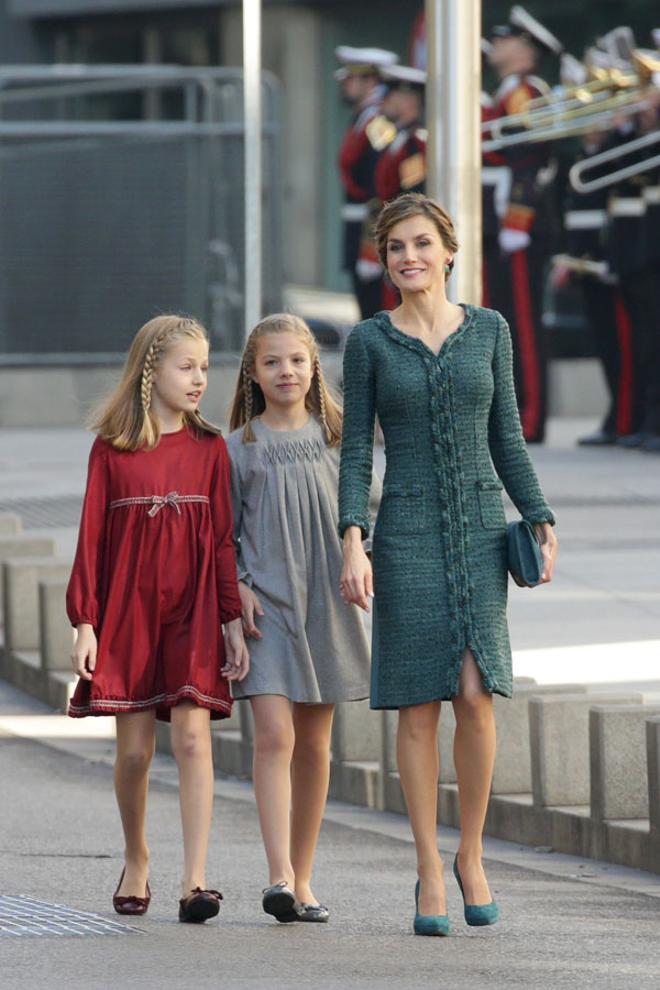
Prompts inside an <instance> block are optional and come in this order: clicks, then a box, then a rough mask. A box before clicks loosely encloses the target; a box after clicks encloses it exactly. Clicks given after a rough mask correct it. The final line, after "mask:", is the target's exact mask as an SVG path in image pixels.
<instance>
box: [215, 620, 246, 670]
mask: <svg viewBox="0 0 660 990" xmlns="http://www.w3.org/2000/svg"><path fill="white" fill-rule="evenodd" d="M242 621H243V620H242V619H232V621H231V622H226V623H225V626H224V639H225V665H224V667H223V668H222V670H221V673H222V674H223V675H224V676H225V677H226V678H227V680H228V681H242V680H243V678H244V677H246V676H247V672H248V670H249V669H250V654H249V653H248V648H247V646H246V645H245V640H244V638H243V624H242Z"/></svg>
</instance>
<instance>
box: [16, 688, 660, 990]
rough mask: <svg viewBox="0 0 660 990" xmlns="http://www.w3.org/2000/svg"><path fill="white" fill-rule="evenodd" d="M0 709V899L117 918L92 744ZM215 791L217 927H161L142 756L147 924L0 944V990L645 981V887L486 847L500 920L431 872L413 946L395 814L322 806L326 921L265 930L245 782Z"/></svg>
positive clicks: (163, 830)
mask: <svg viewBox="0 0 660 990" xmlns="http://www.w3.org/2000/svg"><path fill="white" fill-rule="evenodd" d="M0 712H2V713H3V716H0V737H1V738H0V774H1V775H2V780H3V785H4V787H3V790H4V793H5V795H7V794H10V795H11V801H7V800H5V801H3V802H2V806H1V810H0V829H1V830H2V835H3V837H4V838H3V840H2V846H1V848H0V877H1V885H2V886H1V889H2V893H3V894H4V895H5V896H7V895H17V894H23V895H27V896H28V897H31V898H34V899H37V900H40V901H44V902H50V903H57V904H60V905H64V906H66V907H68V908H70V909H76V910H78V911H82V912H86V913H87V912H89V913H96V914H99V915H101V916H102V917H103V918H104V919H107V920H108V921H113V922H117V921H119V922H121V921H122V919H120V918H119V917H118V916H117V915H115V914H114V913H113V912H112V909H111V907H110V896H111V893H112V891H113V889H114V887H115V885H116V882H117V878H118V876H119V873H120V870H121V840H120V828H119V821H118V816H117V812H116V808H115V804H114V798H113V794H112V774H111V768H110V765H109V762H110V759H111V746H110V744H109V742H108V741H107V740H103V739H102V738H101V739H99V738H96V739H89V740H86V739H84V738H80V737H75V738H73V739H68V740H67V739H63V738H62V736H61V735H60V736H59V738H57V737H55V738H52V737H50V736H49V735H48V733H49V732H51V731H52V732H53V733H56V732H58V731H61V730H58V729H57V728H55V727H54V728H53V729H52V730H51V729H49V727H48V723H47V722H45V721H44V720H45V719H55V722H56V723H57V722H58V717H57V716H52V715H48V714H47V713H46V711H45V709H43V708H42V706H39V705H38V704H36V703H35V702H33V701H31V700H30V699H27V698H26V696H24V695H22V694H20V693H19V692H17V691H15V690H13V689H10V688H8V687H6V686H4V685H1V684H0ZM35 718H37V719H41V721H40V722H39V723H35V721H34V719H35ZM23 719H25V720H26V728H28V729H30V727H31V728H32V729H34V726H35V725H36V724H39V725H40V732H39V733H37V735H41V741H36V740H35V739H27V738H21V737H20V736H15V735H6V733H7V727H8V726H9V727H10V728H11V729H12V731H15V730H16V725H17V722H20V721H21V720H23ZM12 720H13V721H12ZM88 721H89V720H88ZM108 721H109V720H108ZM103 722H105V720H103ZM216 795H217V796H216V804H215V822H214V832H213V840H212V844H211V851H210V862H209V873H208V879H209V883H210V884H212V885H216V884H217V885H219V886H220V887H221V889H222V891H223V893H224V895H225V901H224V902H223V905H222V910H221V916H220V919H219V920H218V921H214V922H211V923H209V924H207V925H205V926H203V927H200V928H197V927H191V926H183V925H180V924H178V923H177V921H176V901H177V896H178V894H177V877H178V870H179V868H180V861H181V849H180V839H179V821H178V801H177V794H176V773H175V769H174V765H173V762H172V760H171V759H169V758H167V757H163V756H158V757H157V758H156V763H155V772H154V776H153V782H152V786H151V794H150V809H149V843H150V847H151V851H152V864H153V865H152V875H151V885H152V888H153V901H152V905H151V907H150V909H149V913H148V915H147V916H146V917H145V918H142V919H140V918H137V919H135V920H134V921H133V923H132V925H131V927H132V929H134V931H133V932H132V933H131V932H130V931H129V932H128V933H126V934H122V935H112V936H108V935H93V934H89V935H85V936H79V937H73V936H71V937H66V936H64V937H54V936H51V937H39V936H32V937H22V938H18V937H13V938H3V937H1V936H0V972H1V973H2V977H1V985H2V987H3V990H25V988H28V990H101V988H103V990H106V988H108V990H109V988H111V987H116V986H130V985H134V984H137V983H139V985H140V986H141V987H143V988H144V990H152V988H153V990H170V988H172V990H174V988H176V990H196V988H198V987H200V986H220V987H226V988H227V990H244V988H245V990H247V988H255V990H256V988H263V987H269V988H271V990H289V988H291V987H301V988H317V987H319V986H322V987H324V988H327V990H353V988H355V990H363V988H364V990H366V988H369V990H381V988H386V987H391V986H396V987H400V988H402V990H422V988H426V987H429V988H431V987H434V988H435V987H438V986H447V987H452V988H455V990H476V988H478V987H482V986H486V987H488V988H489V990H510V988H511V987H524V988H526V990H534V988H539V990H546V988H548V990H550V988H552V990H561V988H571V990H572V988H574V987H576V986H579V987H580V988H583V990H630V988H633V987H634V988H635V990H647V988H648V990H651V988H655V987H656V986H657V974H658V970H659V967H660V942H659V941H658V938H657V932H658V924H659V923H660V896H658V895H660V889H659V888H658V884H657V877H655V878H652V877H650V876H648V875H646V874H643V873H639V872H638V871H633V870H626V869H623V868H620V867H611V866H607V865H606V864H599V863H593V862H586V863H585V862H583V861H580V860H578V859H575V858H573V857H569V856H560V855H557V854H550V853H548V852H546V851H543V850H540V851H538V852H535V851H534V850H530V849H525V848H522V847H518V846H516V845H514V844H512V843H505V842H501V841H494V840H487V843H486V862H487V869H488V873H489V877H490V879H491V884H492V887H493V891H494V895H495V896H496V897H497V899H498V901H499V903H500V906H501V910H502V921H501V923H500V924H498V925H496V926H494V927H492V928H487V929H469V928H467V926H466V925H465V924H464V923H463V921H462V917H461V902H460V896H459V893H458V890H457V888H456V885H455V884H454V883H453V881H452V880H451V879H450V878H449V877H448V881H447V882H448V905H449V908H448V909H449V913H450V917H451V920H452V934H451V936H450V937H449V938H447V939H422V938H415V937H413V936H412V933H411V922H412V912H413V897H412V888H413V884H414V876H415V864H414V853H413V848H412V845H411V842H410V836H409V833H408V830H407V826H406V823H405V820H404V819H403V818H401V817H399V816H395V815H383V814H379V813H372V812H368V811H364V810H359V809H354V808H350V807H349V806H346V805H340V804H338V803H335V802H333V803H331V805H330V807H329V809H328V815H327V818H326V822H325V824H324V827H323V832H322V836H321V841H320V845H319V852H318V866H317V871H316V884H315V887H316V890H317V893H318V894H319V896H321V897H322V899H323V900H324V901H326V902H327V903H328V904H329V906H330V907H331V910H332V920H331V921H330V923H329V924H328V925H327V926H314V925H300V924H299V925H293V926H280V925H278V924H277V923H276V922H274V921H272V920H271V919H269V918H268V917H267V916H266V915H264V914H263V913H262V911H261V907H260V897H261V887H262V886H264V885H265V880H266V877H265V866H264V856H263V852H262V849H261V842H260V838H259V830H258V823H257V817H256V811H255V807H254V801H253V797H252V792H251V788H250V787H249V785H247V784H242V783H240V782H232V781H218V783H217V788H216ZM440 844H441V848H442V850H443V853H444V856H445V861H446V863H448V864H449V863H450V862H451V855H452V853H453V850H454V849H455V848H456V833H454V832H453V831H452V830H450V829H442V830H441V832H440ZM123 920H124V921H128V922H130V921H131V919H123Z"/></svg>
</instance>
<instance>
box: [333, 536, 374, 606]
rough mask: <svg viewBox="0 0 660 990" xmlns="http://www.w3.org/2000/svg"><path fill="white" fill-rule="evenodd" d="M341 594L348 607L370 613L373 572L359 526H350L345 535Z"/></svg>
mask: <svg viewBox="0 0 660 990" xmlns="http://www.w3.org/2000/svg"><path fill="white" fill-rule="evenodd" d="M339 593H340V595H341V597H342V598H343V599H344V601H345V602H346V604H347V605H359V606H360V608H362V609H364V611H365V612H368V611H369V599H370V598H373V595H374V584H373V572H372V570H371V561H370V560H369V558H368V557H367V555H366V553H365V552H364V548H363V546H362V534H361V533H360V530H359V528H358V527H357V526H349V527H348V529H347V530H346V532H345V533H344V566H343V568H342V572H341V577H340V579H339Z"/></svg>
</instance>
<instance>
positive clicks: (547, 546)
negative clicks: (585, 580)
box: [534, 523, 559, 584]
mask: <svg viewBox="0 0 660 990" xmlns="http://www.w3.org/2000/svg"><path fill="white" fill-rule="evenodd" d="M534 529H535V530H536V535H537V536H538V538H539V543H540V544H541V553H542V555H543V574H542V575H541V580H540V581H539V584H547V583H548V581H552V572H553V570H554V566H555V558H556V556H557V548H558V546H559V544H558V543H557V537H556V536H555V531H554V529H553V528H552V526H551V525H550V523H534Z"/></svg>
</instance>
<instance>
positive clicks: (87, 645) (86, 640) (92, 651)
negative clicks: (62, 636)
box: [71, 622, 98, 681]
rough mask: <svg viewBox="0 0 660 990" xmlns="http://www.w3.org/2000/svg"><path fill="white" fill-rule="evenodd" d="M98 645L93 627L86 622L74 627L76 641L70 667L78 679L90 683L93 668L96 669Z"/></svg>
mask: <svg viewBox="0 0 660 990" xmlns="http://www.w3.org/2000/svg"><path fill="white" fill-rule="evenodd" d="M97 648H98V644H97V642H96V634H95V632H94V626H91V625H90V624H89V623H88V622H81V623H80V625H78V626H76V641H75V643H74V645H73V652H72V654H71V666H72V667H73V670H74V673H76V674H77V675H78V677H82V679H83V680H84V681H91V679H92V674H93V673H94V668H95V667H96V651H97Z"/></svg>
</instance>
